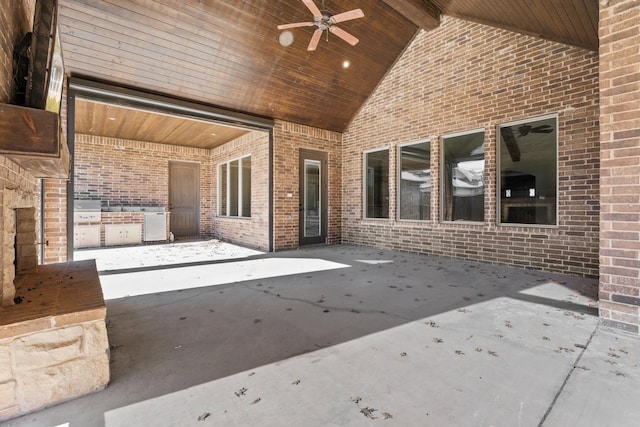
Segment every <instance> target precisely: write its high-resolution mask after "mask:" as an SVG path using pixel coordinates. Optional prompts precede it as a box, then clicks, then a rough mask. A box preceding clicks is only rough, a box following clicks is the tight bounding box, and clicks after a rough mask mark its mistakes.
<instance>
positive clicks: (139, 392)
mask: <svg viewBox="0 0 640 427" xmlns="http://www.w3.org/2000/svg"><path fill="white" fill-rule="evenodd" d="M158 248H160V247H158ZM164 248H165V249H164V250H167V249H169V248H170V246H165V247H164ZM140 249H144V248H140ZM240 256H241V257H240V258H239V257H232V258H227V259H210V260H208V261H207V260H201V261H198V262H192V263H190V264H185V263H180V262H179V260H178V262H177V263H164V265H155V266H152V265H146V266H139V267H135V268H134V267H131V266H129V267H125V268H123V269H120V270H118V269H114V268H111V269H109V271H103V272H102V273H101V282H102V285H103V289H104V293H105V297H106V299H107V320H108V334H109V341H110V345H111V363H112V364H111V383H110V385H109V386H108V387H107V389H106V390H104V391H102V392H99V393H95V394H92V395H88V396H85V397H82V398H80V399H76V400H74V401H71V402H67V403H64V404H61V405H58V406H55V407H52V408H49V409H47V410H44V411H40V412H37V413H33V414H29V415H25V416H23V417H21V418H17V419H14V420H11V421H8V422H7V424H6V425H7V426H12V427H18V426H45V425H46V426H56V427H57V426H66V427H76V426H83V427H85V426H100V427H103V426H105V427H115V426H143V425H155V426H191V425H193V426H200V425H219V426H258V425H260V426H280V425H300V426H302V425H304V426H334V425H335V426H338V425H349V426H358V425H375V424H388V425H402V426H422V425H439V426H446V425H455V426H478V425H494V426H516V425H517V426H538V425H545V426H567V425H582V426H602V425H617V424H620V425H622V424H627V423H628V421H629V420H632V419H636V418H637V417H639V416H640V409H638V407H637V405H635V404H634V400H635V398H634V396H637V384H638V381H639V380H640V373H639V369H638V363H639V360H640V358H639V356H638V355H639V354H640V344H639V343H638V340H637V338H635V336H634V335H626V334H625V333H624V332H621V331H617V330H615V331H614V330H609V329H607V328H603V327H600V326H598V323H599V322H598V316H597V309H596V304H597V302H596V301H595V298H596V295H597V280H594V279H585V278H577V277H569V276H562V275H555V274H549V273H544V272H539V271H531V270H525V269H519V268H513V267H507V266H502V265H491V264H485V263H479V262H472V261H464V260H454V259H450V258H442V257H434V256H426V255H418V254H410V253H402V252H391V251H382V250H379V249H373V248H368V247H360V246H349V245H337V246H322V247H309V248H305V249H301V250H296V251H285V252H278V253H270V254H260V253H250V254H240ZM165 258H167V259H170V258H171V257H170V256H168V257H165ZM98 267H99V268H100V262H98ZM103 270H105V268H103ZM230 271H233V272H235V278H234V277H232V276H230V275H229V272H230ZM150 283H157V284H158V287H157V289H156V290H149V289H148V286H145V287H143V288H147V289H146V290H143V291H135V290H134V289H135V288H136V286H137V285H139V284H146V285H148V284H150ZM169 284H174V285H175V286H174V289H170V287H171V286H173V285H169ZM123 289H126V290H129V294H130V295H131V296H128V297H125V296H122V295H123ZM110 294H112V295H113V296H114V298H113V299H110V297H109V295H110ZM604 396H606V398H604Z"/></svg>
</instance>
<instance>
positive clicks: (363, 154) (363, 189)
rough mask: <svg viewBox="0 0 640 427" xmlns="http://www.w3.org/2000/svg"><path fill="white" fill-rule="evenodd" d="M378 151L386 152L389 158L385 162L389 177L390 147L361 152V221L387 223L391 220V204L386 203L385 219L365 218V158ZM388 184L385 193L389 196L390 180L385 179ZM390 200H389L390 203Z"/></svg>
mask: <svg viewBox="0 0 640 427" xmlns="http://www.w3.org/2000/svg"><path fill="white" fill-rule="evenodd" d="M379 151H386V152H387V156H388V158H389V160H388V162H387V168H389V171H388V177H390V176H391V147H390V146H383V147H378V148H373V149H370V150H364V151H363V152H362V219H365V220H370V221H389V220H390V219H391V203H388V204H389V206H388V208H387V209H388V211H387V217H386V218H376V217H368V216H367V182H368V181H367V156H368V155H369V154H372V153H377V152H379ZM387 180H388V181H389V182H387V191H388V192H389V194H391V180H389V179H388V178H387ZM390 201H391V200H389V202H390Z"/></svg>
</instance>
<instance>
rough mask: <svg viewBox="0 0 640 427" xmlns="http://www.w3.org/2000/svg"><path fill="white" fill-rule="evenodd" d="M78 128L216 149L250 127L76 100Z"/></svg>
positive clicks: (84, 132) (87, 131) (171, 143)
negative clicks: (242, 127)
mask: <svg viewBox="0 0 640 427" xmlns="http://www.w3.org/2000/svg"><path fill="white" fill-rule="evenodd" d="M75 131H76V133H82V134H86V135H97V136H107V137H110V138H119V139H130V140H134V141H147V142H154V143H158V144H169V145H182V146H189V147H195V148H204V149H212V148H215V147H217V146H219V145H222V144H225V143H227V142H229V141H232V140H234V139H236V138H239V137H240V136H242V135H244V134H246V133H248V132H249V131H248V130H247V129H241V128H236V127H231V126H228V125H221V124H217V123H213V122H211V121H208V120H202V119H196V118H193V117H185V116H177V115H172V114H165V113H161V112H157V111H149V110H141V109H137V108H130V107H126V106H122V105H114V104H108V103H102V102H96V101H93V100H88V99H83V98H78V99H76V115H75Z"/></svg>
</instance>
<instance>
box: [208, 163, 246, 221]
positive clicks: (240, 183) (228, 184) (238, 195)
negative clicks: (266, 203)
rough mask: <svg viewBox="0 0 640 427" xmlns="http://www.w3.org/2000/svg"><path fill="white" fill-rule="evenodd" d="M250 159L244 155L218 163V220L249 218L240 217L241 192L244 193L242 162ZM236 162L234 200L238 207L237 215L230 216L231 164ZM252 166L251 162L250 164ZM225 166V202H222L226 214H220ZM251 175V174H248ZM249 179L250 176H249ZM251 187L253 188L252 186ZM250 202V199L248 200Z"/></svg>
mask: <svg viewBox="0 0 640 427" xmlns="http://www.w3.org/2000/svg"><path fill="white" fill-rule="evenodd" d="M247 158H249V159H251V154H245V155H243V156H240V157H234V158H232V159H229V160H227V161H224V162H220V163H218V167H217V169H218V185H217V187H218V217H220V218H236V219H250V218H251V216H242V212H243V210H244V207H243V200H242V199H243V191H244V185H243V179H244V177H243V173H242V168H243V160H244V159H247ZM236 161H237V162H238V172H237V173H238V183H237V187H238V190H237V192H236V200H237V205H238V215H230V214H229V212H230V206H231V204H230V202H231V163H233V162H236ZM251 163H252V165H253V161H252V162H251ZM223 166H226V175H227V176H226V187H227V188H226V200H225V201H224V204H225V206H226V212H227V213H226V214H224V215H223V214H222V206H223V200H222V197H221V194H222V167H223ZM250 173H251V172H250ZM249 177H250V178H251V174H250V176H249ZM252 187H253V186H252ZM249 197H251V195H249ZM250 200H251V199H250Z"/></svg>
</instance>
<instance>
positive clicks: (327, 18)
mask: <svg viewBox="0 0 640 427" xmlns="http://www.w3.org/2000/svg"><path fill="white" fill-rule="evenodd" d="M320 13H321V14H322V16H314V17H313V20H314V21H315V24H316V26H317V27H318V28H320V29H321V30H322V31H324V30H326V29H328V28H329V27H331V17H332V16H333V13H331V12H329V11H328V10H321V11H320Z"/></svg>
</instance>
